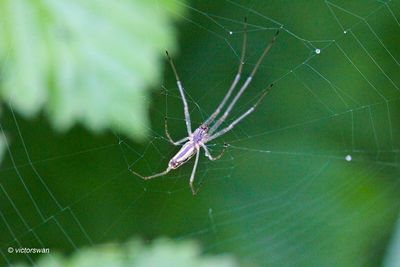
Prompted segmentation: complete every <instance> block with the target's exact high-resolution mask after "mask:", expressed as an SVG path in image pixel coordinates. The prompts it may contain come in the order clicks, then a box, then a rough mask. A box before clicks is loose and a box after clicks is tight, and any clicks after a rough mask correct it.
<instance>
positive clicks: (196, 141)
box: [131, 19, 279, 195]
mask: <svg viewBox="0 0 400 267" xmlns="http://www.w3.org/2000/svg"><path fill="white" fill-rule="evenodd" d="M244 25H245V28H244V35H243V45H242V54H241V57H240V62H239V69H238V72H237V74H236V76H235V79H234V80H233V82H232V85H231V87H230V88H229V90H228V92H227V93H226V95H225V97H224V98H223V99H222V101H221V103H220V104H219V105H218V107H217V108H216V110H215V111H214V112H213V113H212V114H211V116H210V117H209V118H208V119H207V120H206V121H204V123H202V124H201V125H200V127H199V128H197V129H196V130H195V131H194V132H192V126H191V121H190V114H189V106H188V103H187V101H186V97H185V93H184V89H183V86H182V83H181V81H180V79H179V76H178V73H177V71H176V68H175V65H174V63H173V61H172V59H171V58H170V56H169V55H168V52H167V57H168V60H169V62H170V64H171V67H172V70H173V72H174V74H175V78H176V83H177V85H178V89H179V93H180V95H181V97H182V102H183V110H184V114H185V123H186V129H187V133H188V136H187V137H185V138H182V139H180V140H178V141H173V140H172V138H171V136H170V135H169V133H168V127H167V118H165V134H166V136H167V138H168V140H169V141H170V142H171V143H172V144H173V145H176V146H178V145H182V144H183V146H182V147H181V149H180V150H179V151H178V153H176V154H175V156H174V157H173V158H172V159H171V160H170V161H169V163H168V167H167V169H166V170H165V171H163V172H160V173H157V174H153V175H150V176H143V175H140V174H138V173H137V172H135V171H132V170H131V171H132V173H134V174H135V175H138V176H140V177H141V178H143V179H152V178H156V177H159V176H163V175H165V174H167V173H169V172H170V171H171V170H173V169H177V168H178V167H179V166H181V165H182V164H184V163H185V162H187V161H188V160H190V159H191V158H192V157H193V156H194V155H196V159H195V162H194V166H193V170H192V174H191V175H190V181H189V185H190V188H191V189H192V192H193V195H194V194H196V192H197V190H195V189H194V186H193V181H194V176H195V174H196V168H197V164H198V162H199V155H200V149H201V148H203V149H204V151H205V154H206V157H208V158H209V159H210V160H217V159H219V158H220V157H221V156H222V154H223V153H224V151H225V148H226V147H228V145H226V144H225V145H224V148H223V150H222V152H221V153H220V154H219V155H218V156H216V157H213V156H212V155H211V154H210V151H209V150H208V148H207V146H206V143H208V142H209V141H211V140H214V139H215V138H218V137H220V136H221V135H223V134H225V133H227V132H229V131H230V130H231V129H233V127H234V126H235V125H236V124H238V123H239V122H240V121H242V120H243V119H244V118H246V117H247V116H248V115H250V114H251V113H252V112H253V111H254V110H255V108H256V106H257V105H258V104H259V103H260V102H261V100H262V99H263V98H264V97H265V95H266V94H267V93H268V92H269V91H270V90H271V88H272V84H271V85H270V86H269V87H267V88H266V89H265V90H264V92H263V93H262V94H261V96H260V97H259V99H258V100H257V102H256V103H255V104H254V105H253V106H252V107H251V108H249V109H248V110H247V111H246V112H245V113H243V114H242V115H240V116H239V117H238V118H237V119H235V120H234V121H233V122H232V123H230V124H229V125H228V126H227V127H225V128H223V129H219V127H220V126H221V125H222V123H223V122H224V121H225V120H226V118H227V117H228V116H229V114H230V112H231V110H232V108H233V106H234V105H235V104H236V102H237V101H238V100H239V98H240V96H241V95H242V94H243V92H244V91H245V90H246V88H248V86H249V84H250V83H251V81H252V79H253V77H254V75H255V73H256V71H257V70H258V67H259V66H260V64H261V62H262V60H263V59H264V57H265V55H266V54H267V52H268V51H269V49H270V48H271V47H272V45H273V44H274V42H275V39H276V36H277V35H278V33H279V30H278V31H277V32H276V34H275V35H274V37H273V38H272V40H271V41H270V42H269V44H268V45H267V46H266V48H265V49H264V51H263V53H262V54H261V56H260V58H259V59H258V61H257V63H256V64H255V66H254V68H253V70H252V72H251V73H250V75H249V76H248V77H247V79H246V81H245V82H244V83H243V85H242V86H241V87H240V89H239V91H238V92H237V93H236V95H235V96H234V97H233V99H232V101H231V102H230V103H229V105H228V107H227V108H226V109H225V111H224V113H223V115H222V116H221V117H219V118H218V120H216V119H217V117H218V115H219V114H220V112H221V111H222V109H223V108H224V106H225V104H226V102H227V101H228V99H229V98H230V96H231V94H232V93H233V91H234V90H235V88H236V85H237V84H238V82H239V80H240V76H241V74H242V68H243V63H244V56H245V52H246V40H247V30H246V28H247V22H246V19H245V23H244ZM215 120H216V121H215ZM209 125H212V126H211V128H208V126H209Z"/></svg>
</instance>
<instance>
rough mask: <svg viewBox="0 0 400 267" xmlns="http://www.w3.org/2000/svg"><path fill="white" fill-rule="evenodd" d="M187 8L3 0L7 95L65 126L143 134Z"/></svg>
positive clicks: (2, 90)
mask: <svg viewBox="0 0 400 267" xmlns="http://www.w3.org/2000/svg"><path fill="white" fill-rule="evenodd" d="M182 12H183V9H182V5H178V4H176V3H175V2H173V1H144V0H134V1H128V0H126V1H124V0H120V1H106V0H101V1H98V0H96V1H95V0H86V1H58V0H42V1H23V0H0V17H1V18H2V23H3V25H1V26H0V36H1V40H0V63H1V64H2V66H3V69H2V71H1V76H2V77H1V80H0V82H1V84H0V94H1V96H2V98H3V99H4V100H5V101H6V102H8V103H9V104H10V105H11V106H12V108H13V109H15V110H17V111H18V112H19V113H21V114H22V115H24V116H25V117H31V116H34V115H36V114H38V112H40V111H41V110H44V111H45V112H46V113H47V114H48V116H49V118H50V120H51V122H52V123H53V125H54V126H55V127H56V128H57V129H60V130H65V129H68V128H70V127H71V126H73V125H74V124H75V123H76V122H81V123H82V124H83V125H85V126H86V127H88V128H90V129H92V130H96V131H97V130H102V129H106V128H108V129H113V130H116V131H119V132H121V133H123V134H126V135H128V136H130V137H133V138H136V139H138V140H140V139H143V138H144V137H146V134H147V132H148V129H149V118H148V106H149V101H148V96H149V93H150V91H149V88H151V87H155V86H157V85H158V84H159V81H160V78H161V77H160V76H161V75H160V74H161V73H162V71H161V69H162V66H163V62H164V59H165V57H164V50H165V49H166V48H168V49H169V50H174V49H175V45H176V42H175V30H174V27H173V19H174V18H173V17H176V16H177V14H180V13H182Z"/></svg>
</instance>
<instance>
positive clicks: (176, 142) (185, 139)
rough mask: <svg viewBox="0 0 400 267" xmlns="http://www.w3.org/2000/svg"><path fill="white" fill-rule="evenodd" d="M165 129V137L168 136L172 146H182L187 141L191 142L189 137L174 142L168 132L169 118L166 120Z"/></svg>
mask: <svg viewBox="0 0 400 267" xmlns="http://www.w3.org/2000/svg"><path fill="white" fill-rule="evenodd" d="M164 128H165V135H166V136H167V139H168V141H169V142H170V143H171V144H173V145H174V146H179V145H181V144H182V143H184V142H186V141H187V140H189V137H185V138H182V139H180V140H178V141H174V140H173V139H172V138H171V135H170V134H169V132H168V119H167V117H165V118H164Z"/></svg>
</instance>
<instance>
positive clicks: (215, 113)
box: [205, 17, 247, 125]
mask: <svg viewBox="0 0 400 267" xmlns="http://www.w3.org/2000/svg"><path fill="white" fill-rule="evenodd" d="M243 31H244V33H243V43H242V52H241V55H240V62H239V69H238V72H237V74H236V76H235V79H234V80H233V82H232V84H231V87H229V90H228V92H227V93H226V95H225V96H224V98H223V99H222V101H221V103H220V104H219V105H218V107H217V109H216V110H215V111H214V113H213V114H211V116H210V117H209V118H208V119H207V120H206V121H205V124H207V125H209V124H210V123H212V122H213V121H214V120H215V118H216V117H217V116H218V114H219V113H220V112H221V110H222V108H223V107H224V105H225V104H226V101H228V99H229V97H230V96H231V94H232V92H233V90H234V89H235V87H236V85H237V83H238V82H239V80H240V75H241V74H242V69H243V64H244V57H245V54H246V44H247V18H246V17H245V18H244V30H243Z"/></svg>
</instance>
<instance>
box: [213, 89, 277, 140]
mask: <svg viewBox="0 0 400 267" xmlns="http://www.w3.org/2000/svg"><path fill="white" fill-rule="evenodd" d="M272 86H273V84H271V85H270V86H269V87H268V88H267V89H265V90H264V92H263V93H262V95H261V97H260V98H259V99H258V100H257V102H256V103H255V104H254V105H253V106H252V107H251V108H249V109H248V110H247V111H246V112H245V113H243V114H242V115H240V116H239V118H237V119H236V120H234V121H233V122H232V123H231V124H229V125H228V126H227V127H226V128H224V129H222V130H220V131H219V132H217V133H215V134H213V135H211V136H210V137H209V138H208V139H207V141H211V140H213V139H215V138H217V137H220V136H221V135H223V134H225V133H227V132H229V131H230V130H232V128H233V127H235V125H236V124H238V123H239V122H240V121H242V120H243V119H244V118H246V117H247V116H249V115H250V114H251V113H252V112H253V111H254V110H255V109H256V107H257V106H258V104H260V102H261V101H262V100H263V99H264V97H265V96H266V95H267V94H268V93H269V92H270V91H271V89H272Z"/></svg>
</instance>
